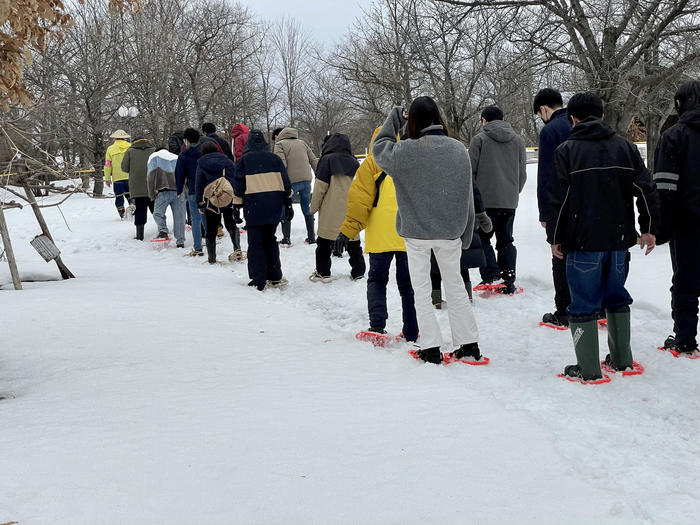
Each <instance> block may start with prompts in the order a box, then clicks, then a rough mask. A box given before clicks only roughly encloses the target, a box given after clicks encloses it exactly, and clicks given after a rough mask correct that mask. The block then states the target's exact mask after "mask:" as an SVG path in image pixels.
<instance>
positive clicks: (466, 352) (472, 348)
mask: <svg viewBox="0 0 700 525" xmlns="http://www.w3.org/2000/svg"><path fill="white" fill-rule="evenodd" d="M450 357H452V358H454V359H465V358H466V359H473V360H474V361H479V360H480V359H481V351H480V350H479V343H469V344H465V345H462V346H460V347H459V348H458V349H457V350H455V351H454V352H451V353H450Z"/></svg>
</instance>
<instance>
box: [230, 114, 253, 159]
mask: <svg viewBox="0 0 700 525" xmlns="http://www.w3.org/2000/svg"><path fill="white" fill-rule="evenodd" d="M249 133H250V130H249V129H248V126H246V125H245V124H242V123H238V124H236V125H235V126H233V127H232V128H231V137H232V138H233V156H234V158H235V159H236V161H237V160H238V159H240V158H241V156H242V155H243V149H244V148H245V143H246V141H247V140H248V134H249Z"/></svg>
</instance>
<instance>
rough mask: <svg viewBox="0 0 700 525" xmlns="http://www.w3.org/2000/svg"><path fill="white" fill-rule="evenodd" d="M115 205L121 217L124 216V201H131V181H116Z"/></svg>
mask: <svg viewBox="0 0 700 525" xmlns="http://www.w3.org/2000/svg"><path fill="white" fill-rule="evenodd" d="M114 197H115V199H114V205H115V206H116V207H117V211H118V212H119V215H123V214H124V199H126V201H127V202H128V201H129V179H125V180H115V181H114Z"/></svg>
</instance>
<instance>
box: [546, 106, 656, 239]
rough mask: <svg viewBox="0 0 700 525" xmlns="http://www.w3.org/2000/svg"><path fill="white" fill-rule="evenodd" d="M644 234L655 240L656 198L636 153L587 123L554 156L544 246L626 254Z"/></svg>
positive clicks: (599, 125) (607, 130)
mask: <svg viewBox="0 0 700 525" xmlns="http://www.w3.org/2000/svg"><path fill="white" fill-rule="evenodd" d="M634 197H636V198H637V208H638V210H639V227H640V229H641V231H642V233H653V234H656V231H657V228H658V195H657V193H656V186H655V185H654V182H653V181H652V180H651V177H650V176H649V172H648V171H647V169H646V166H644V161H643V160H642V157H641V155H640V154H639V150H638V149H637V147H636V146H635V145H634V144H632V143H631V142H630V141H628V140H627V139H625V138H623V137H621V136H619V135H617V134H616V133H615V132H614V131H613V129H612V128H611V127H610V126H608V125H607V124H606V123H605V122H603V121H602V120H600V119H597V118H594V117H590V118H588V119H586V120H584V121H582V122H580V123H579V124H578V125H576V126H575V127H574V129H573V131H572V132H571V136H570V137H569V140H567V141H566V142H564V143H563V144H562V145H561V146H559V147H558V148H557V149H556V151H555V152H554V173H553V177H552V179H551V180H550V181H549V184H548V196H547V203H546V206H547V212H546V214H545V217H547V218H548V219H549V218H555V219H554V220H552V219H550V220H548V221H547V240H548V242H549V243H550V244H561V245H562V249H563V250H564V251H584V252H605V251H613V250H626V249H628V248H630V247H631V246H634V244H635V243H636V242H637V231H636V229H635V225H634V206H633V201H634Z"/></svg>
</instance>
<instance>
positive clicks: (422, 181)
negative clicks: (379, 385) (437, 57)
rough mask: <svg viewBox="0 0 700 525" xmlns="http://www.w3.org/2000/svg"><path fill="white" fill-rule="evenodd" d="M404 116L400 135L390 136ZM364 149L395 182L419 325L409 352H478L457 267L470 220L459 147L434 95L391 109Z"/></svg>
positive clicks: (465, 162)
mask: <svg viewBox="0 0 700 525" xmlns="http://www.w3.org/2000/svg"><path fill="white" fill-rule="evenodd" d="M406 119H408V122H407V126H406V135H407V138H406V140H401V141H397V136H398V134H399V132H400V130H401V128H402V127H403V125H404V123H406ZM402 137H403V135H402ZM372 155H373V156H374V159H375V161H376V163H377V164H378V165H379V167H380V168H381V169H382V170H384V171H385V172H386V173H387V174H388V175H390V176H391V178H392V179H393V181H394V186H395V187H396V200H397V202H398V205H399V209H398V213H397V214H396V230H397V232H398V233H399V235H401V237H403V238H404V241H405V242H406V253H407V255H408V267H409V272H410V274H411V283H412V284H413V290H414V293H415V304H416V314H417V317H418V326H419V328H420V342H421V350H419V351H418V352H416V353H415V355H416V357H418V358H420V359H422V360H424V361H427V362H431V363H436V364H438V363H440V362H442V361H443V360H449V359H468V360H479V359H481V353H480V351H479V345H478V336H479V334H478V329H477V326H476V319H475V318H474V314H473V312H472V309H471V304H470V303H469V299H468V297H467V291H466V290H465V288H464V282H463V281H462V276H461V274H460V257H461V255H462V249H463V248H466V247H468V246H469V244H470V242H471V238H472V233H473V231H474V220H475V219H474V197H473V193H472V175H471V165H470V162H469V155H468V153H467V150H466V148H465V147H464V145H463V144H462V143H461V142H459V141H457V140H455V139H453V138H450V137H449V136H448V135H447V127H446V125H445V123H444V121H443V119H442V117H441V116H440V110H439V108H438V106H437V104H436V103H435V101H434V100H433V99H432V98H430V97H418V98H417V99H415V100H414V101H413V103H412V104H411V107H410V108H409V110H408V115H406V113H405V111H404V110H403V108H400V107H395V108H393V109H392V110H391V112H390V113H389V116H388V117H387V119H386V121H385V122H384V125H383V126H382V128H381V130H380V131H379V133H378V134H377V137H376V138H375V140H374V145H373V147H372ZM431 250H432V251H433V252H434V253H435V257H436V259H437V262H438V266H439V267H440V272H441V274H442V278H443V282H444V286H445V294H446V295H447V301H448V303H449V305H450V308H449V310H448V314H449V319H450V329H451V331H452V343H453V345H454V346H457V347H459V348H458V349H457V350H456V351H454V352H450V353H448V354H447V355H446V357H443V355H442V353H441V352H440V346H441V344H442V335H441V333H440V327H439V326H438V323H437V318H436V316H435V310H434V308H433V304H432V299H431V291H432V285H431V282H430V252H431Z"/></svg>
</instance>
